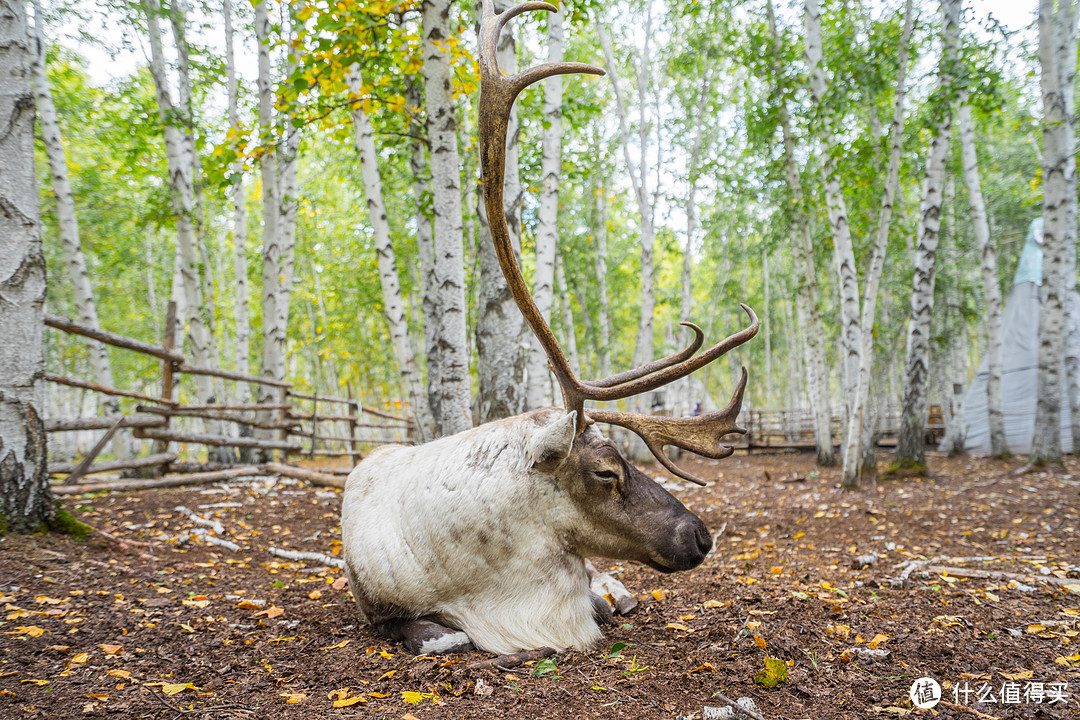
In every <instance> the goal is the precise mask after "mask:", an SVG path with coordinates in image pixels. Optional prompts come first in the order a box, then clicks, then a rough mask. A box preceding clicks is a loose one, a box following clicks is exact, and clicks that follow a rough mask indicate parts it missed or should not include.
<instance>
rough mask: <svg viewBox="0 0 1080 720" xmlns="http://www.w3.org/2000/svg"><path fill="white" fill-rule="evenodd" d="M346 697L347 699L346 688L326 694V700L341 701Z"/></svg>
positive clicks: (347, 691)
mask: <svg viewBox="0 0 1080 720" xmlns="http://www.w3.org/2000/svg"><path fill="white" fill-rule="evenodd" d="M347 697H349V688H347V687H343V688H338V689H337V690H331V691H330V692H328V693H326V699H327V700H341V699H344V698H347Z"/></svg>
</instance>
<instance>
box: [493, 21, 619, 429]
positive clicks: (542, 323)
mask: <svg viewBox="0 0 1080 720" xmlns="http://www.w3.org/2000/svg"><path fill="white" fill-rule="evenodd" d="M529 10H548V11H549V12H557V11H558V10H557V8H555V7H554V6H553V5H549V4H548V3H546V2H525V3H522V4H520V5H517V6H515V7H512V8H510V9H508V10H506V11H504V12H503V13H501V14H498V15H496V14H495V5H494V2H493V0H483V16H482V18H481V22H480V58H479V62H480V112H479V118H480V126H479V140H480V167H481V172H482V175H483V180H484V203H485V205H486V207H487V216H488V225H489V227H490V229H491V238H492V240H493V242H494V245H495V254H496V256H497V257H498V259H499V265H500V267H502V271H503V275H504V276H505V277H506V284H507V287H508V288H509V289H510V293H511V294H512V295H513V296H514V301H515V302H516V303H517V306H518V308H519V309H520V310H521V314H522V315H523V316H524V317H525V321H526V322H528V323H529V327H530V328H532V331H533V333H534V334H535V335H536V337H537V339H538V340H539V341H540V345H541V346H542V347H543V348H544V351H545V352H546V353H547V356H548V361H549V362H550V363H551V367H552V371H553V372H554V373H555V377H556V378H557V379H558V381H559V386H560V388H562V396H563V405H564V407H565V408H566V410H567V411H568V412H569V411H572V410H577V411H578V415H577V418H578V420H577V431H578V432H579V433H580V432H581V431H583V430H584V429H585V424H586V422H587V420H586V418H585V413H584V404H585V401H584V396H583V395H582V394H581V392H580V386H581V383H580V382H579V381H578V380H577V378H576V377H574V373H573V371H572V370H571V369H570V364H569V363H568V362H567V360H566V356H564V355H563V353H562V350H561V349H560V348H559V342H558V340H556V339H555V335H554V333H552V332H551V327H550V326H549V325H548V323H547V321H546V320H544V316H543V315H541V314H540V310H539V309H538V308H537V307H536V302H535V301H534V300H533V298H532V295H531V294H530V292H529V288H528V285H527V284H526V283H525V278H524V277H523V276H522V274H521V268H520V267H519V266H518V261H517V257H516V256H515V255H514V249H513V246H512V244H511V242H510V231H509V229H508V228H507V226H506V215H505V211H504V209H503V179H504V175H505V170H506V128H507V124H508V123H509V120H510V109H511V108H512V107H513V104H514V100H515V99H516V98H517V96H518V94H519V93H520V92H521V91H522V90H524V89H525V88H526V87H528V86H529V85H531V84H532V83H535V82H538V81H540V80H542V79H544V78H546V77H550V76H552V75H559V74H571V73H586V74H591V75H603V74H604V71H603V70H601V69H600V68H597V67H593V66H591V65H585V64H583V63H545V64H543V65H539V66H537V67H534V68H531V69H529V70H525V71H524V72H520V73H517V74H516V75H503V73H502V71H501V70H500V69H499V61H498V58H497V56H496V48H497V46H498V42H499V31H500V30H501V29H502V27H503V25H505V24H506V22H507V21H508V20H510V19H511V18H513V17H516V16H517V15H520V14H521V13H523V12H527V11H529Z"/></svg>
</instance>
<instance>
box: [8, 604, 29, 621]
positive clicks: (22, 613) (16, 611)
mask: <svg viewBox="0 0 1080 720" xmlns="http://www.w3.org/2000/svg"><path fill="white" fill-rule="evenodd" d="M4 609H5V610H11V612H9V613H8V616H7V619H8V620H19V619H22V618H24V617H30V616H31V615H33V614H34V613H32V612H30V611H29V610H23V609H22V608H21V607H17V606H15V605H10V604H9V605H8V606H7V607H6V608H4Z"/></svg>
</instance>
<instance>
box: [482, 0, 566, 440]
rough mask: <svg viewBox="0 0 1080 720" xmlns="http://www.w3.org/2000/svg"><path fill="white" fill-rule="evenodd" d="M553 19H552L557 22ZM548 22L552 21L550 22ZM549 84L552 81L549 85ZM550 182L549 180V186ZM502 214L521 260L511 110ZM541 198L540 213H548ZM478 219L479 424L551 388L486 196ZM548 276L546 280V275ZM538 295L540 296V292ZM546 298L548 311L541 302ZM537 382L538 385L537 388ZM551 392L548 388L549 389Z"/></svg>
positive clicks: (507, 49) (537, 401)
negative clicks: (503, 264) (532, 347)
mask: <svg viewBox="0 0 1080 720" xmlns="http://www.w3.org/2000/svg"><path fill="white" fill-rule="evenodd" d="M509 7H510V3H509V2H506V1H505V0H499V2H496V3H495V11H496V12H503V11H505V10H506V9H508V8H509ZM557 16H558V13H553V14H552V15H551V17H557ZM549 22H550V20H549ZM512 27H513V26H512V25H507V26H506V27H504V28H503V31H502V33H501V34H500V36H499V44H498V47H497V48H496V54H497V57H498V60H499V67H500V68H501V69H502V71H503V72H505V73H508V74H510V73H513V72H515V71H516V70H517V55H516V46H515V43H514V34H513V32H512ZM548 82H550V80H549V81H548ZM545 182H546V180H545ZM503 193H504V194H503V198H504V200H503V214H504V215H505V217H506V225H507V229H508V230H509V234H510V243H511V245H512V246H513V248H514V254H515V255H516V256H519V257H520V255H521V199H522V188H521V182H520V180H519V177H518V119H517V111H516V110H511V113H510V120H509V123H508V125H507V133H506V175H505V182H504V183H503ZM542 203H543V195H542V194H541V213H543V211H544V206H543V204H542ZM477 217H478V219H479V230H480V232H479V240H478V247H477V248H476V250H477V253H478V255H479V264H480V290H479V293H478V298H477V316H476V351H477V352H476V371H477V386H478V387H477V396H478V397H477V400H478V410H479V413H478V414H479V419H480V422H482V423H486V422H489V421H491V420H498V419H501V418H505V417H510V416H512V415H517V414H519V413H522V412H524V411H525V410H531V409H533V408H536V407H541V406H543V405H545V404H548V403H546V402H545V392H544V385H545V384H547V375H548V373H547V360H546V355H544V351H543V349H542V348H540V345H539V342H536V352H534V353H531V354H528V355H527V354H526V350H525V348H526V343H527V342H528V338H531V339H533V340H534V341H535V337H534V336H533V335H532V333H526V332H525V318H524V317H523V316H522V314H521V311H520V310H518V307H517V303H515V302H514V296H513V295H512V294H511V293H510V288H509V287H508V286H507V284H506V278H505V277H504V276H503V273H502V268H500V267H499V259H498V257H497V256H496V254H495V244H494V243H493V242H492V240H491V230H490V228H489V227H488V223H487V209H486V207H485V205H484V199H483V193H477ZM543 243H544V232H543V228H541V231H540V234H539V235H538V237H537V239H536V248H537V250H536V252H537V283H538V287H539V283H540V282H541V279H540V278H541V276H544V277H546V278H547V282H546V295H545V293H543V292H540V294H538V295H534V297H535V298H536V300H537V303H538V306H539V307H540V309H541V312H545V315H544V319H545V320H547V321H548V323H549V324H550V321H551V274H550V272H547V270H550V268H547V269H545V268H542V267H540V262H541V255H542V254H543V252H544V251H543V250H542V246H543ZM545 273H546V274H545ZM538 291H539V290H538ZM545 297H546V306H545V305H544V304H541V300H542V299H544V298H545ZM537 354H539V358H540V360H541V366H540V368H539V370H537V377H536V378H533V377H532V376H531V375H529V372H531V370H530V369H529V368H530V366H529V365H528V363H529V362H531V361H532V360H535V359H536V357H535V356H536V355H537ZM534 380H535V382H534ZM549 386H550V385H549ZM537 393H538V395H537Z"/></svg>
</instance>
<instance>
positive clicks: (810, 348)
mask: <svg viewBox="0 0 1080 720" xmlns="http://www.w3.org/2000/svg"><path fill="white" fill-rule="evenodd" d="M765 7H766V10H767V13H768V19H769V31H770V33H771V35H772V40H773V57H772V59H771V67H772V72H773V77H775V78H776V79H777V83H778V84H779V83H780V77H781V76H780V72H779V68H778V67H777V59H776V56H777V55H778V53H779V50H778V48H779V42H780V38H779V34H778V33H777V30H776V13H775V11H774V10H773V4H772V0H767V1H766V6H765ZM777 94H778V95H782V88H779V87H778V88H777ZM778 112H779V115H780V129H781V133H782V135H783V142H784V178H785V180H786V181H787V186H788V189H789V191H790V192H791V210H792V216H793V221H792V224H793V226H794V227H793V230H794V234H795V255H796V265H797V267H798V287H797V289H796V297H797V301H796V304H795V309H796V315H797V321H798V325H799V327H800V328H801V329H803V338H804V341H803V343H802V346H803V348H804V350H805V357H806V363H805V364H806V369H807V378H806V384H807V393H808V394H809V396H810V411H811V413H812V414H813V417H814V444H815V446H816V448H817V462H818V464H819V465H824V466H829V465H832V464H833V463H834V462H835V459H834V456H833V444H832V429H831V427H830V426H831V415H832V412H831V410H830V407H829V379H828V378H829V376H828V371H827V368H826V365H825V329H824V325H823V324H822V320H821V311H820V310H819V309H818V287H817V277H816V271H815V269H814V244H813V239H812V238H811V235H810V219H809V218H808V217H807V215H806V205H805V199H804V197H803V190H802V179H801V177H800V173H799V165H798V161H797V160H796V159H795V138H794V135H793V133H792V131H791V117H790V115H789V114H788V110H787V104H786V103H785V102H784V101H781V102H780V103H779V108H778Z"/></svg>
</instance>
